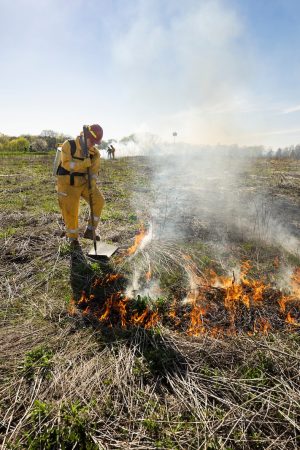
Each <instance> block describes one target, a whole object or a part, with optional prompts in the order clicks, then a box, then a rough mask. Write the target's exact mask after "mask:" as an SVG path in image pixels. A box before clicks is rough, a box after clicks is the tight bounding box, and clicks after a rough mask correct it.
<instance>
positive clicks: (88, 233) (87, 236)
mask: <svg viewBox="0 0 300 450" xmlns="http://www.w3.org/2000/svg"><path fill="white" fill-rule="evenodd" d="M83 237H84V238H85V239H91V240H92V241H93V230H90V229H89V228H87V229H86V230H85V232H84V235H83ZM96 241H100V236H99V235H98V234H96Z"/></svg>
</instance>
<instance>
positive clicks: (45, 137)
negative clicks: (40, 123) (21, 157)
mask: <svg viewBox="0 0 300 450" xmlns="http://www.w3.org/2000/svg"><path fill="white" fill-rule="evenodd" d="M66 139H72V137H71V136H69V135H67V134H64V133H57V132H56V131H53V130H43V131H42V132H41V133H40V134H39V135H31V134H23V135H21V136H18V137H17V136H8V135H6V134H3V133H0V152H2V153H23V152H25V153H27V152H29V153H47V152H50V151H53V150H55V149H56V148H57V147H58V145H59V144H62V143H63V142H64V141H65V140H66ZM112 142H116V140H115V139H109V140H107V141H102V142H101V145H100V148H102V149H105V148H107V147H108V145H109V144H111V143H112Z"/></svg>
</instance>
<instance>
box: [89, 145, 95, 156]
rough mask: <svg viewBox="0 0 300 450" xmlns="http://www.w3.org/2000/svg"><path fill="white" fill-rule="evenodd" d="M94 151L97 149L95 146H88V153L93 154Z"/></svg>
mask: <svg viewBox="0 0 300 450" xmlns="http://www.w3.org/2000/svg"><path fill="white" fill-rule="evenodd" d="M96 151H97V149H96V147H90V148H89V154H90V156H94V155H95V153H96Z"/></svg>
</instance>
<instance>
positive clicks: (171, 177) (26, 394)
mask: <svg viewBox="0 0 300 450" xmlns="http://www.w3.org/2000/svg"><path fill="white" fill-rule="evenodd" d="M52 158H53V157H52V156H47V155H44V156H43V155H25V154H24V155H21V154H20V155H15V156H13V157H10V156H8V155H4V156H2V165H1V168H0V186H1V191H0V192H1V193H0V218H1V221H0V223H1V228H0V243H1V254H0V273H1V278H0V280H1V281H0V289H1V290H0V292H1V305H0V320H1V325H2V326H1V332H0V333H1V352H0V357H1V359H0V375H1V380H0V399H1V403H0V407H1V411H0V416H1V441H2V443H1V445H2V447H1V448H3V449H32V450H38V449H49V450H50V449H51V450H52V449H89V450H94V449H126V450H127V449H147V450H148V449H184V450H186V449H205V450H221V449H224V450H235V449H237V450H247V449H255V450H260V449H261V450H262V449H274V450H275V449H276V450H277V449H282V450H283V449H287V450H289V449H291V450H292V449H297V448H299V446H300V440H299V435H300V433H299V431H300V425H299V416H300V403H299V402H300V395H299V392H300V391H299V387H300V386H299V381H300V380H299V369H300V352H299V342H300V336H299V327H300V256H299V239H300V195H299V194H300V161H294V160H288V159H286V160H268V159H263V158H261V159H257V160H251V161H249V162H248V163H247V164H242V165H241V164H238V163H236V167H234V169H233V167H232V166H233V165H234V164H233V162H232V161H227V162H225V166H224V164H223V163H222V170H221V171H215V172H214V169H213V168H212V167H210V165H207V164H205V163H204V162H203V161H200V163H201V164H200V163H199V165H198V164H197V165H196V163H195V162H194V169H195V170H194V172H195V173H192V172H191V171H189V176H186V174H185V173H182V172H181V170H180V171H177V170H173V169H172V170H171V169H170V166H172V167H173V164H169V162H170V160H169V159H168V158H167V157H166V158H165V159H164V162H162V159H156V160H153V161H150V160H149V159H148V158H146V157H142V156H140V157H128V158H120V159H117V160H116V161H111V160H104V161H103V164H102V168H101V173H100V177H99V187H100V189H101V190H102V192H103V193H104V196H105V198H106V206H105V209H104V211H103V215H102V221H101V225H100V233H101V237H102V239H103V240H105V241H107V242H111V243H117V244H118V246H119V250H118V252H117V254H116V255H115V256H114V257H113V258H112V260H111V261H110V262H109V263H104V262H95V261H92V260H88V259H86V258H85V256H84V255H85V253H86V252H87V250H88V249H89V247H90V244H89V243H88V242H87V241H83V243H82V248H83V251H82V252H77V253H74V252H72V251H71V249H70V247H69V245H68V244H67V242H66V240H65V238H64V237H63V230H64V225H63V223H62V221H61V216H60V212H59V208H58V205H57V198H56V191H55V179H54V177H52V175H51V165H52ZM226 164H227V165H228V167H227V166H226ZM200 166H201V167H202V169H201V170H202V172H201V173H200V172H199V170H198V168H199V167H200ZM180 167H181V166H180ZM162 168H164V169H166V170H162ZM229 168H230V170H231V172H230V173H234V182H233V181H232V180H233V178H230V180H229V181H228V176H227V175H226V173H229V172H228V171H229ZM196 169H197V170H196ZM224 173H225V176H224ZM208 174H212V175H211V177H208ZM220 174H221V175H220ZM204 180H206V181H205V183H204ZM220 180H221V181H220ZM225 181H226V183H225ZM222 183H225V184H224V185H223V184H222ZM153 211H154V212H153ZM87 216H88V207H87V206H86V205H84V204H82V207H81V224H80V225H81V231H83V229H84V223H85V220H86V218H87ZM128 249H129V250H128Z"/></svg>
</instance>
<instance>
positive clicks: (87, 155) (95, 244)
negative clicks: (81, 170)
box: [83, 125, 97, 255]
mask: <svg viewBox="0 0 300 450" xmlns="http://www.w3.org/2000/svg"><path fill="white" fill-rule="evenodd" d="M83 139H84V156H85V158H89V149H88V146H87V126H86V125H84V126H83ZM87 176H88V188H89V203H90V214H91V223H92V233H93V242H94V250H95V255H97V241H96V229H95V219H94V208H93V195H92V175H91V171H90V168H89V167H88V168H87Z"/></svg>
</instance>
